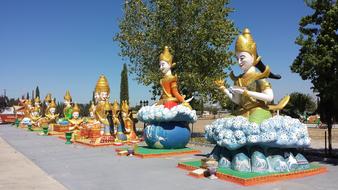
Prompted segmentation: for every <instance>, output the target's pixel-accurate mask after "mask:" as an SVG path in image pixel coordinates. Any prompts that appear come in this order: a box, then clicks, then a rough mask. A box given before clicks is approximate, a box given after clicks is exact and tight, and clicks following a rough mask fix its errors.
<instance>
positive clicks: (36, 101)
mask: <svg viewBox="0 0 338 190" xmlns="http://www.w3.org/2000/svg"><path fill="white" fill-rule="evenodd" d="M34 103H39V104H40V103H41V101H40V97H39V96H37V97H36V98H35V99H34Z"/></svg>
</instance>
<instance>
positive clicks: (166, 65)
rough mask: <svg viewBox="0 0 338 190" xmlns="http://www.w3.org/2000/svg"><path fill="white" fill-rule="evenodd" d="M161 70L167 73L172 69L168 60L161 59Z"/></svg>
mask: <svg viewBox="0 0 338 190" xmlns="http://www.w3.org/2000/svg"><path fill="white" fill-rule="evenodd" d="M160 71H161V72H162V73H163V74H166V73H167V72H168V71H170V64H169V63H167V62H166V61H160Z"/></svg>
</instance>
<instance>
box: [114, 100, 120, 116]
mask: <svg viewBox="0 0 338 190" xmlns="http://www.w3.org/2000/svg"><path fill="white" fill-rule="evenodd" d="M119 110H120V106H119V104H118V103H117V101H116V100H115V101H114V103H113V113H114V114H116V113H117V112H118V111H119Z"/></svg>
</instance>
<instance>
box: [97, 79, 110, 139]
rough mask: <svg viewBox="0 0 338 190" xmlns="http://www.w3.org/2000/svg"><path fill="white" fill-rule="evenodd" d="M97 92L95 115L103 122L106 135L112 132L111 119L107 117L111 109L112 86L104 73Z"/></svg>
mask: <svg viewBox="0 0 338 190" xmlns="http://www.w3.org/2000/svg"><path fill="white" fill-rule="evenodd" d="M95 94H96V97H95V99H96V101H97V105H96V106H95V117H96V119H97V120H98V121H99V122H100V123H101V125H102V128H103V129H104V132H103V133H104V134H105V135H111V134H110V126H109V121H108V119H107V112H109V111H110V110H111V106H110V103H109V96H110V88H109V84H108V80H107V78H106V77H105V76H104V75H101V76H100V78H99V80H98V81H97V83H96V86H95Z"/></svg>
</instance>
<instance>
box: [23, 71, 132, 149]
mask: <svg viewBox="0 0 338 190" xmlns="http://www.w3.org/2000/svg"><path fill="white" fill-rule="evenodd" d="M94 97H95V102H92V103H91V105H90V107H89V116H87V117H81V116H80V108H79V106H78V104H76V103H75V104H73V103H72V96H71V95H70V92H69V91H68V90H67V91H66V94H65V96H64V108H63V113H62V115H63V117H62V118H60V113H56V111H57V110H56V107H57V105H56V103H55V101H54V99H53V98H52V95H51V94H50V93H49V94H47V96H46V97H45V99H44V102H45V104H46V108H45V111H44V113H45V114H44V115H42V106H41V100H40V98H39V97H36V98H35V99H34V104H32V101H31V100H24V101H23V104H24V115H25V116H24V117H25V118H28V119H29V120H30V123H31V124H32V125H33V126H34V127H41V125H48V126H49V128H50V131H59V130H58V128H59V127H60V126H62V125H63V126H67V127H68V128H67V129H68V131H72V132H73V133H74V136H78V137H83V136H84V135H83V134H85V132H83V131H89V133H90V134H93V135H92V136H94V137H96V138H99V137H102V136H113V137H114V140H115V141H119V142H125V141H137V140H138V137H137V135H136V131H135V128H134V123H133V120H132V118H131V111H130V110H129V105H128V102H127V101H122V104H121V108H120V105H119V104H118V102H117V101H116V100H115V101H114V102H113V103H111V102H109V97H110V87H109V84H108V80H107V78H106V77H105V76H104V75H101V76H100V78H99V80H98V81H97V84H96V87H95V96H94Z"/></svg>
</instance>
